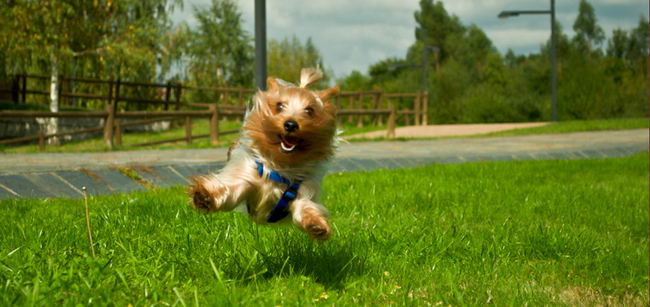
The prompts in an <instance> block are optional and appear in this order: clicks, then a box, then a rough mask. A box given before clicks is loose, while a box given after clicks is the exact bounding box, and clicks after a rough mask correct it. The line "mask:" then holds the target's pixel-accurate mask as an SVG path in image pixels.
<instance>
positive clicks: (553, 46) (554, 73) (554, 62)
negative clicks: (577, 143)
mask: <svg viewBox="0 0 650 307" xmlns="http://www.w3.org/2000/svg"><path fill="white" fill-rule="evenodd" d="M539 14H550V15H551V119H552V121H553V122H554V123H555V122H557V52H556V49H557V48H556V38H555V0H551V9H550V10H525V11H502V12H501V13H499V16H498V17H499V18H502V19H505V18H508V17H516V16H519V15H539Z"/></svg>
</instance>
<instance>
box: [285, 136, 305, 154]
mask: <svg viewBox="0 0 650 307" xmlns="http://www.w3.org/2000/svg"><path fill="white" fill-rule="evenodd" d="M301 142H302V139H299V138H296V137H292V136H288V135H280V149H282V152H283V153H291V152H293V151H295V150H296V149H297V148H298V145H300V143H301Z"/></svg>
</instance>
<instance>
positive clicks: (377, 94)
mask: <svg viewBox="0 0 650 307" xmlns="http://www.w3.org/2000/svg"><path fill="white" fill-rule="evenodd" d="M58 78H59V84H60V85H59V90H58V93H57V95H58V97H59V101H60V104H61V105H62V106H65V105H68V106H77V107H78V106H79V105H74V104H71V103H70V102H71V101H72V102H73V103H74V102H75V101H76V100H75V99H79V101H96V102H99V104H95V105H98V106H102V105H103V110H89V111H76V112H46V111H14V110H7V111H0V118H17V117H23V118H102V119H104V124H103V126H102V127H93V128H85V129H79V130H74V131H67V132H56V133H50V134H45V133H43V132H39V133H38V134H37V135H33V136H24V137H19V138H13V139H5V140H0V145H2V144H15V143H22V142H30V141H35V140H39V144H40V146H39V147H40V149H41V150H44V148H45V145H44V144H45V140H47V139H48V138H53V137H59V136H64V135H74V134H81V133H88V132H97V131H103V138H104V143H105V145H106V146H107V147H108V148H112V147H113V145H114V144H117V145H121V144H122V133H123V130H124V128H126V127H132V126H137V125H146V124H151V123H153V122H159V121H170V120H172V121H183V122H184V123H185V134H186V135H185V137H183V138H176V139H172V140H163V141H156V142H152V143H147V144H145V143H142V144H135V145H133V146H146V145H155V144H161V143H166V142H178V141H183V140H185V141H186V142H187V143H188V144H190V143H192V140H194V139H198V138H206V137H209V138H210V142H211V143H212V144H217V143H218V142H219V137H220V135H225V134H229V133H236V131H235V130H228V131H219V127H218V125H217V123H218V121H219V120H220V119H222V118H234V119H236V120H240V119H241V118H242V117H243V115H244V113H245V110H246V108H245V104H246V103H245V102H246V100H247V99H248V98H249V96H251V95H252V94H254V93H255V90H252V89H245V88H223V87H199V86H189V85H184V84H182V83H178V82H174V83H172V82H167V83H147V82H133V81H124V80H120V79H117V80H99V79H89V78H78V77H74V78H71V77H65V76H59V77H58ZM48 79H50V76H43V75H24V74H23V75H14V76H13V80H12V83H11V88H9V89H7V88H0V93H11V97H12V101H13V102H14V103H16V104H21V103H23V104H24V103H26V101H28V99H27V96H28V95H30V101H31V99H34V100H37V99H35V98H36V97H38V96H49V95H50V91H49V87H47V86H45V84H43V83H47V81H48ZM28 81H29V82H28ZM39 84H40V85H41V88H35V85H39ZM81 85H85V89H86V90H89V89H92V90H93V91H90V92H88V91H86V92H82V91H79V90H77V89H78V88H84V86H81ZM142 88H144V89H147V90H148V92H147V91H145V93H144V94H143V93H142V92H141V91H139V90H140V89H142ZM192 91H202V92H207V93H212V97H214V99H207V101H206V99H205V97H208V96H203V98H202V99H199V100H202V101H190V100H191V99H190V98H191V97H193V96H192V95H190V94H188V93H191V92H192ZM64 100H66V101H65V102H67V104H66V103H64ZM428 100H429V97H428V94H427V93H426V92H424V93H423V92H418V93H384V92H383V91H380V90H368V91H354V92H341V93H340V94H339V95H338V96H336V97H335V98H334V99H333V103H334V104H335V105H336V106H337V109H338V110H339V111H338V116H337V120H338V121H339V123H342V122H347V123H349V124H356V125H357V126H358V127H362V126H364V125H365V124H366V123H373V124H375V125H383V124H384V122H386V124H387V125H388V133H387V137H389V138H390V137H393V136H394V130H395V125H396V124H397V122H401V123H404V124H406V125H409V124H415V125H427V123H428V103H427V102H428ZM79 101H76V102H79ZM134 105H145V106H150V107H149V108H147V110H141V111H133V110H128V109H133V107H131V106H134ZM170 106H172V107H173V108H174V110H169V107H170ZM127 118H128V119H140V120H137V121H131V122H123V121H122V119H127ZM194 118H209V119H210V133H208V134H201V135H193V134H192V127H191V121H192V119H194Z"/></svg>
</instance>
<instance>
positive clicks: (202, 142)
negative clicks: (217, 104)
mask: <svg viewBox="0 0 650 307" xmlns="http://www.w3.org/2000/svg"><path fill="white" fill-rule="evenodd" d="M240 127H241V123H238V122H235V121H222V122H220V123H219V129H220V131H224V130H230V129H238V128H240ZM341 129H342V130H343V133H342V135H343V136H346V135H351V134H356V133H362V132H370V131H375V130H382V129H386V127H385V126H365V127H361V128H359V127H356V126H353V125H348V124H346V125H344V126H343V127H342V128H341ZM208 133H210V127H209V122H208V120H194V121H192V134H193V135H199V134H208ZM182 137H185V127H184V126H183V125H182V124H181V125H179V127H176V128H173V129H170V130H168V131H163V132H143V133H124V134H123V135H122V146H115V150H145V149H186V148H211V147H215V146H214V145H212V144H210V139H209V138H201V139H195V140H193V142H192V144H191V145H188V144H187V143H185V141H178V142H173V143H165V144H160V145H153V146H133V145H135V144H140V143H148V142H156V141H161V140H170V139H176V138H182ZM238 137H239V133H234V134H227V135H222V136H220V139H219V145H217V147H228V146H230V145H231V144H232V143H233V142H234V141H235V140H236V139H237V138H238ZM98 151H108V148H107V147H106V146H105V145H104V140H103V138H101V137H97V138H93V139H88V140H83V141H75V142H66V143H64V144H63V145H60V146H46V147H45V152H98ZM0 152H4V153H37V152H40V151H39V148H38V144H30V145H23V146H2V145H0Z"/></svg>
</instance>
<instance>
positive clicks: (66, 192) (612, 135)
mask: <svg viewBox="0 0 650 307" xmlns="http://www.w3.org/2000/svg"><path fill="white" fill-rule="evenodd" d="M646 150H648V129H637V130H623V131H601V132H580V133H566V134H549V135H531V136H509V137H486V138H464V139H463V138H458V139H438V140H415V141H398V142H366V143H349V144H343V145H342V146H341V147H340V149H339V152H338V154H337V156H336V159H335V160H334V161H332V163H331V167H330V172H347V171H354V170H371V169H378V168H387V169H389V168H405V167H417V166H422V165H427V164H431V163H462V162H468V161H504V160H537V159H582V158H605V157H619V156H628V155H631V154H634V153H637V152H641V151H646ZM225 160H226V149H224V148H215V149H190V150H160V151H157V150H151V151H129V152H109V153H74V154H73V153H58V154H57V153H49V154H0V199H4V198H15V197H59V196H60V197H72V198H78V197H81V192H80V189H81V187H82V186H86V187H87V188H88V191H89V193H91V194H109V193H114V192H130V191H134V190H145V189H147V187H150V186H160V187H165V186H170V185H177V184H180V185H185V184H188V180H187V178H188V177H189V176H192V175H195V174H204V173H208V172H212V171H216V170H218V169H219V168H221V167H222V166H223V165H224V163H225ZM127 175H129V176H127ZM134 175H135V176H134ZM130 177H131V178H130ZM133 177H139V180H133V179H132V178H133Z"/></svg>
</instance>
